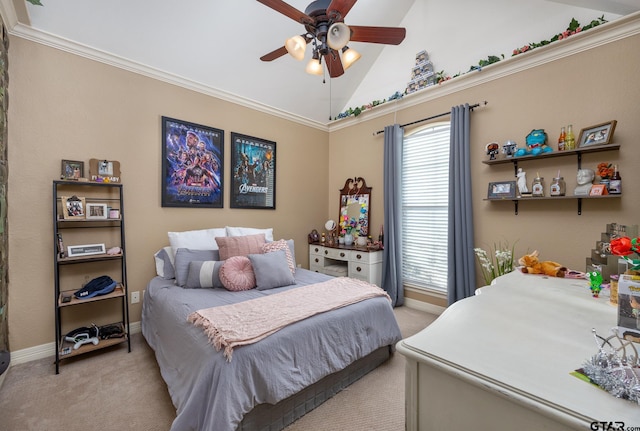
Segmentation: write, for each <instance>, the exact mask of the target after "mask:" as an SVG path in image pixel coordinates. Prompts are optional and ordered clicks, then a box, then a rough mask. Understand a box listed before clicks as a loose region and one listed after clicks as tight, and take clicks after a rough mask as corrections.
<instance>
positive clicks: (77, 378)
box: [0, 307, 437, 431]
mask: <svg viewBox="0 0 640 431" xmlns="http://www.w3.org/2000/svg"><path fill="white" fill-rule="evenodd" d="M395 314H396V318H397V319H398V323H399V325H400V328H401V330H402V335H403V337H408V336H409V335H412V334H414V333H416V332H418V331H420V330H421V329H423V328H424V327H426V326H427V325H429V324H430V323H431V322H432V321H433V320H434V319H435V318H436V317H437V316H435V315H432V314H428V313H424V312H421V311H417V310H414V309H411V308H407V307H398V308H396V309H395ZM404 366H405V359H404V357H403V356H402V355H400V354H398V353H396V354H394V355H393V357H392V359H391V360H390V361H387V362H386V363H384V364H382V365H381V366H380V367H378V368H377V369H375V370H373V371H372V372H371V373H369V374H367V375H366V376H364V377H363V378H362V379H360V380H359V381H357V382H355V383H354V384H352V385H351V386H349V387H348V388H346V389H345V390H343V391H342V392H340V393H339V394H337V395H336V396H334V397H333V398H331V399H330V400H328V401H327V402H325V403H324V404H323V405H321V406H320V407H318V408H317V409H315V410H314V411H312V412H310V413H308V414H307V415H305V416H303V417H302V418H301V419H299V420H298V421H296V422H294V423H293V424H291V425H290V426H289V427H287V428H286V429H285V430H286V431H302V430H305V431H308V430H327V429H331V430H336V431H338V430H344V431H347V430H349V431H365V430H375V431H402V430H404ZM174 418H175V408H174V407H173V404H172V403H171V399H170V397H169V394H168V392H167V387H166V385H165V383H164V381H163V380H162V377H161V376H160V371H159V369H158V365H157V364H156V361H155V357H154V353H153V351H152V350H151V348H150V347H149V346H148V345H147V344H146V342H145V340H144V338H143V337H142V335H141V334H134V335H133V336H132V337H131V353H127V352H126V347H125V344H122V345H120V346H116V347H113V348H109V349H104V350H101V351H99V352H95V353H90V354H87V355H82V356H79V357H76V358H70V359H67V360H65V361H63V363H62V365H61V366H60V374H59V375H56V374H55V367H54V364H53V361H52V360H51V359H42V360H38V361H32V362H29V363H25V364H19V365H16V366H13V367H11V368H10V369H9V370H8V371H7V372H6V377H5V381H4V384H3V386H2V388H1V389H0V431H43V430H48V431H58V430H60V431H62V430H64V431H86V430H90V429H100V430H103V431H111V430H113V431H124V430H136V431H146V430H148V431H163V430H168V429H169V428H170V427H171V423H172V421H173V419H174Z"/></svg>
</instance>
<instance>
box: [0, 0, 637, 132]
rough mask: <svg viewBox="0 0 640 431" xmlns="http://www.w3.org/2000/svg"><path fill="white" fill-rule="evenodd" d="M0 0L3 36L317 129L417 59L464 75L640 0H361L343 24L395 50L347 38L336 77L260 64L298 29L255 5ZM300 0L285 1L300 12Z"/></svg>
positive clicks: (397, 86) (380, 90) (398, 82)
mask: <svg viewBox="0 0 640 431" xmlns="http://www.w3.org/2000/svg"><path fill="white" fill-rule="evenodd" d="M40 1H41V3H42V6H36V5H32V4H31V3H28V2H25V0H0V8H1V9H0V11H1V12H2V14H3V17H4V18H5V24H6V25H7V27H8V29H9V31H10V32H11V33H13V34H17V35H19V36H21V37H25V38H29V39H33V40H36V41H38V42H42V43H46V44H48V45H52V46H55V47H58V48H60V49H65V50H68V51H71V52H75V53H78V54H79V55H86V56H88V57H91V58H95V59H98V60H99V61H105V62H108V63H110V64H115V65H118V66H121V67H125V68H127V69H130V70H136V71H140V72H141V73H145V74H148V75H150V76H156V77H159V78H160V79H165V80H168V81H171V82H176V83H178V84H179V85H185V86H187V87H191V88H194V89H196V90H198V91H202V92H204V93H209V94H212V95H215V96H218V97H222V98H227V99H230V100H235V101H238V102H239V103H244V104H248V105H255V106H257V107H259V108H261V109H266V110H272V111H274V112H276V113H278V114H280V115H286V116H291V117H292V118H296V119H298V120H300V121H308V122H311V123H315V124H321V125H324V124H326V123H328V121H329V118H330V117H335V116H336V115H337V114H338V113H340V112H341V111H343V110H344V109H345V108H346V107H348V106H354V105H357V104H361V103H366V102H368V101H372V100H378V99H383V98H386V97H388V96H389V95H391V94H393V93H394V92H395V91H397V90H400V91H403V90H404V88H405V86H406V83H407V81H408V80H409V75H410V71H411V66H412V65H413V63H414V56H415V53H416V52H418V51H421V50H423V49H426V50H427V51H428V52H429V53H430V55H431V58H432V60H433V61H434V66H435V69H436V70H447V71H449V72H450V73H451V74H455V73H457V72H465V71H466V70H467V69H468V66H469V65H472V64H476V63H477V61H478V60H480V59H483V58H487V56H489V55H494V54H498V53H503V54H505V55H508V56H510V55H511V49H513V48H515V47H517V46H521V45H522V44H525V43H528V42H537V41H540V40H542V39H545V38H548V37H551V36H552V35H553V34H556V33H559V32H561V31H562V30H564V28H566V26H567V25H568V22H569V21H570V20H571V18H572V17H575V18H576V19H578V20H579V21H581V22H582V23H583V24H587V23H588V22H589V21H590V20H591V19H593V18H596V17H599V16H602V15H605V18H606V19H608V20H613V19H616V18H618V17H620V16H623V15H627V14H629V13H634V12H637V11H638V10H640V0H563V1H550V0H529V1H527V2H513V1H512V0H490V1H485V2H478V1H477V0H453V1H451V2H436V1H435V0H393V1H390V0H360V1H358V2H357V3H356V4H355V5H354V6H353V8H352V9H351V11H350V12H349V14H348V16H347V18H346V19H345V23H346V24H347V25H349V24H351V25H372V26H391V27H395V26H401V27H406V28H407V37H406V39H405V41H404V42H403V43H402V44H401V45H399V46H392V45H390V46H386V45H378V44H370V43H358V42H353V43H351V44H350V46H351V47H353V48H355V49H357V50H358V51H359V52H360V53H361V54H362V58H361V59H360V61H358V62H357V63H355V64H354V65H353V66H352V67H351V68H350V69H348V70H347V71H346V72H345V74H344V75H343V76H341V77H338V78H334V79H330V78H329V76H328V74H326V76H325V77H324V78H323V77H321V76H314V75H309V74H307V73H305V72H304V67H305V64H306V62H307V61H308V60H309V59H310V58H311V52H310V51H311V50H310V49H309V47H307V52H306V57H305V60H304V61H302V62H298V61H296V60H295V59H294V58H292V57H290V56H288V55H285V56H283V57H281V58H279V59H277V60H274V61H271V62H263V61H260V57H261V56H262V55H264V54H266V53H268V52H271V51H272V50H274V49H276V48H279V47H281V46H282V45H283V44H284V41H285V40H286V39H287V38H288V37H291V36H293V35H296V34H301V33H303V32H304V29H303V27H302V25H301V24H298V23H296V22H295V21H294V20H292V19H290V18H288V17H286V16H284V15H282V14H279V13H277V12H275V11H274V10H272V9H270V8H268V7H266V6H264V5H263V4H261V3H259V2H258V1H255V0H233V1H230V0H227V1H223V0H181V1H179V2H178V1H175V0H40ZM309 2H310V1H309V0H289V1H288V3H289V4H290V5H292V6H293V7H295V8H296V9H298V10H300V11H304V10H305V8H306V7H307V5H308V4H309Z"/></svg>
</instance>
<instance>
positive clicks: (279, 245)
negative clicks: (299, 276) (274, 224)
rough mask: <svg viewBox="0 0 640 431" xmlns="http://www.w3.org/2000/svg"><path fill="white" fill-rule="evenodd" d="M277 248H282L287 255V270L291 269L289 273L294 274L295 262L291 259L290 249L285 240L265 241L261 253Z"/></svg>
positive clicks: (276, 249)
mask: <svg viewBox="0 0 640 431" xmlns="http://www.w3.org/2000/svg"><path fill="white" fill-rule="evenodd" d="M278 250H284V254H285V256H286V257H287V265H288V266H289V271H291V274H295V273H296V264H295V262H294V260H293V255H292V254H291V249H290V248H289V245H288V244H287V241H286V240H284V239H281V240H278V241H273V242H267V243H265V244H264V245H263V246H262V252H263V253H270V252H272V251H278Z"/></svg>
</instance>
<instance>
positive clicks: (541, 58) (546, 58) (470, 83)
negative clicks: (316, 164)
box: [328, 12, 640, 132]
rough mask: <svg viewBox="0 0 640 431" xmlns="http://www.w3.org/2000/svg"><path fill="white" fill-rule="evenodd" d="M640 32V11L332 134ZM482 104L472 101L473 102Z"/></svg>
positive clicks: (339, 124)
mask: <svg viewBox="0 0 640 431" xmlns="http://www.w3.org/2000/svg"><path fill="white" fill-rule="evenodd" d="M639 33H640V12H637V13H633V14H630V15H627V16H624V17H621V18H618V19H617V20H615V21H610V22H608V23H605V24H602V25H599V26H597V27H594V28H592V29H590V30H588V31H585V32H584V33H578V34H575V35H573V36H571V37H569V38H567V39H564V40H560V41H557V42H553V43H551V44H549V45H545V46H543V47H540V48H536V49H534V50H532V51H529V52H526V53H524V54H518V55H516V56H514V57H510V58H506V59H504V60H501V61H499V62H497V63H493V64H491V65H489V66H486V67H483V68H481V69H479V70H476V71H473V72H468V73H465V74H464V75H460V76H458V77H456V78H453V79H450V80H448V81H445V82H442V83H441V84H437V85H434V86H431V87H427V88H425V89H423V90H420V91H417V92H415V93H411V94H408V95H405V96H404V97H403V98H402V99H396V100H393V101H391V102H385V103H384V104H382V105H378V106H377V107H375V108H373V109H371V110H368V111H364V112H363V113H361V114H360V115H358V116H357V117H347V118H343V119H340V120H335V121H334V122H332V123H329V124H328V126H329V132H334V131H336V130H340V129H344V128H346V127H350V126H353V125H354V124H358V123H361V122H364V121H369V120H373V119H376V118H379V117H382V116H385V115H389V114H395V113H396V112H398V111H399V110H401V109H407V108H410V107H412V106H415V105H420V104H423V103H425V102H430V101H432V100H436V99H439V98H441V97H444V96H448V95H450V94H454V93H458V92H460V91H464V90H467V89H469V88H472V87H476V86H478V85H481V84H484V83H486V82H490V81H493V80H496V79H500V78H504V77H505V76H509V75H513V74H515V73H519V72H521V71H524V70H527V69H531V68H534V67H537V66H540V65H543V64H546V63H550V62H553V61H556V60H559V59H561V58H565V57H569V56H572V55H574V54H578V53H580V52H583V51H588V50H590V49H593V48H596V47H599V46H602V45H606V44H608V43H612V42H615V41H618V40H621V39H625V38H627V37H631V36H635V35H637V34H639ZM475 102H481V101H479V100H470V101H469V103H475Z"/></svg>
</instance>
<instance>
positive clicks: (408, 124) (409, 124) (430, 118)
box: [374, 100, 489, 136]
mask: <svg viewBox="0 0 640 431" xmlns="http://www.w3.org/2000/svg"><path fill="white" fill-rule="evenodd" d="M488 103H489V102H487V101H486V100H485V101H484V102H482V105H486V104H488ZM479 106H480V103H475V104H473V105H471V106H469V108H470V109H471V110H472V111H473V108H477V107H479ZM450 114H451V111H449V112H443V113H442V114H437V115H432V116H431V117H427V118H423V119H422V120H416V121H412V122H411V123H407V124H402V125H401V126H400V127H406V126H412V125H414V124H418V123H422V122H423V121H429V120H433V119H434V118H440V117H444V116H445V115H450ZM380 133H384V130H378V131H377V132H376V133H374V136H375V135H379V134H380Z"/></svg>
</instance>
